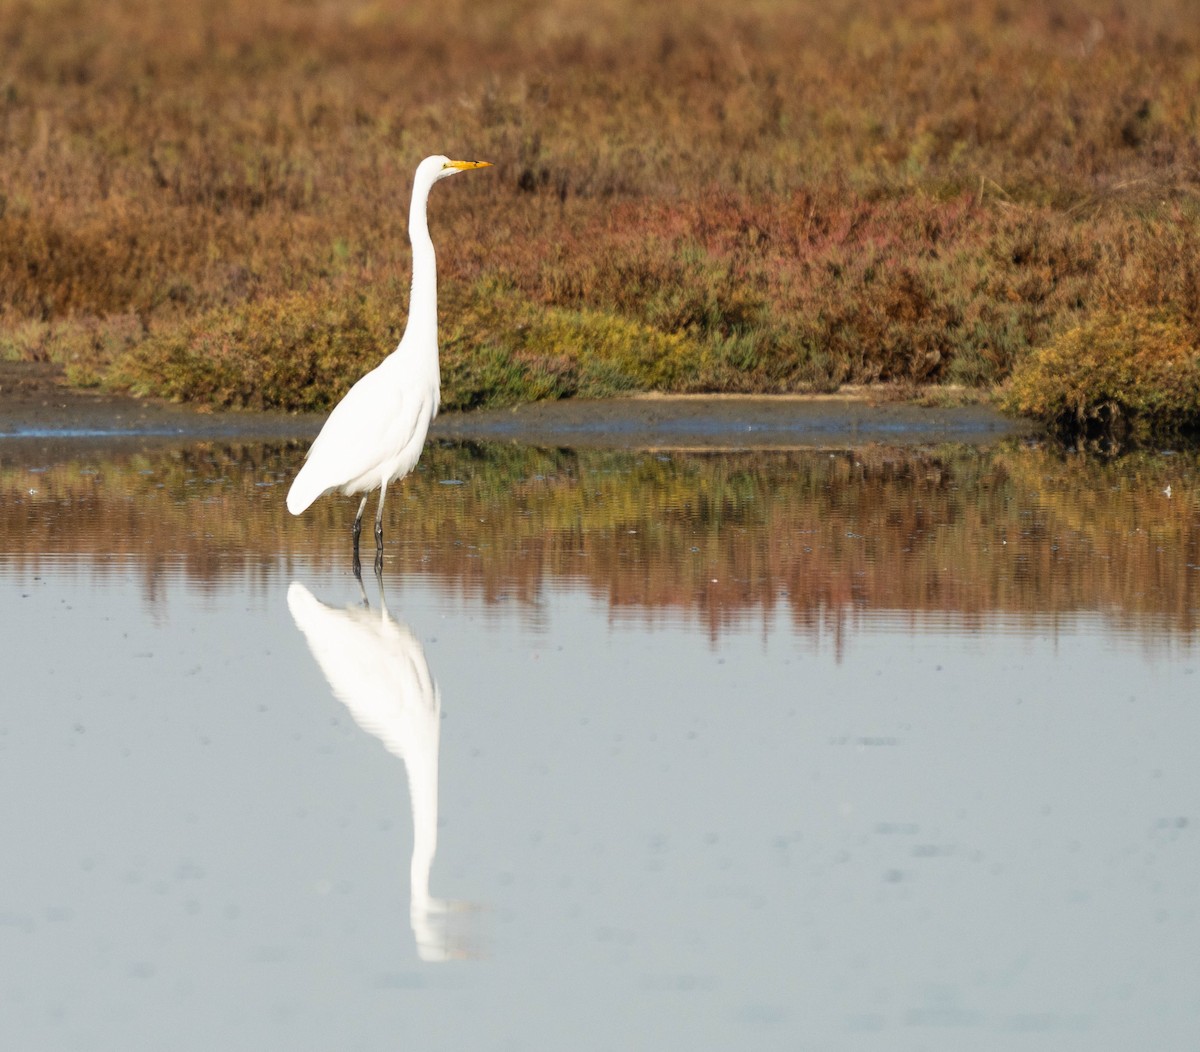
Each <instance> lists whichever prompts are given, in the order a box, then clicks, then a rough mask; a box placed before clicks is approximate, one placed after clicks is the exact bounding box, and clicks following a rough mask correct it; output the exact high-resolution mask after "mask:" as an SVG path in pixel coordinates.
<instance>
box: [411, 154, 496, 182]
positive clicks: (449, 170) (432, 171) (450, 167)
mask: <svg viewBox="0 0 1200 1052" xmlns="http://www.w3.org/2000/svg"><path fill="white" fill-rule="evenodd" d="M491 166H492V164H491V161H452V160H450V158H449V157H443V156H442V155H441V154H438V155H437V156H436V157H426V158H425V160H423V161H422V162H421V169H426V168H427V169H428V172H429V175H430V176H431V177H432V178H433V180H434V181H435V182H436V181H437V180H438V179H445V178H447V177H448V176H451V175H457V174H458V173H459V172H467V171H470V170H471V169H472V168H490V167H491ZM418 170H420V169H418Z"/></svg>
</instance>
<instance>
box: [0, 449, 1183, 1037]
mask: <svg viewBox="0 0 1200 1052" xmlns="http://www.w3.org/2000/svg"><path fill="white" fill-rule="evenodd" d="M300 455H301V451H300V450H298V449H287V448H278V447H275V448H266V447H261V446H252V445H249V446H235V447H227V446H214V445H207V446H193V447H189V448H172V447H163V448H160V449H149V450H136V449H134V450H125V451H115V452H112V451H110V452H104V451H96V450H88V449H80V448H76V447H73V446H71V445H69V444H67V445H61V446H58V447H55V448H48V447H44V446H42V445H38V444H36V443H24V444H22V443H19V442H9V443H5V444H3V445H0V531H2V532H0V619H2V623H3V625H4V631H3V654H4V657H5V662H4V667H5V676H4V680H5V686H4V688H3V697H4V700H3V703H2V705H0V791H2V793H3V797H4V799H5V800H6V801H7V806H6V807H5V808H4V809H3V811H2V812H0V836H2V837H3V843H4V844H5V846H6V849H7V850H6V852H5V863H4V865H3V867H2V868H0V1005H2V1011H0V1045H2V1047H4V1048H11V1049H28V1050H42V1049H45V1050H70V1049H97V1048H111V1049H123V1050H130V1049H155V1050H157V1049H164V1048H169V1049H173V1050H176V1049H182V1050H191V1049H195V1050H206V1052H207V1050H212V1049H314V1050H316V1049H331V1048H339V1049H368V1050H375V1049H399V1048H419V1049H460V1048H463V1047H473V1048H487V1049H526V1048H528V1049H551V1048H554V1049H582V1050H591V1049H595V1050H607V1049H614V1048H621V1049H668V1048H684V1049H697V1050H702V1049H729V1048H754V1049H843V1048H845V1049H855V1048H863V1047H877V1048H888V1049H908V1048H914V1049H915V1048H933V1049H962V1048H972V1049H989V1048H996V1049H1010V1048H1046V1049H1055V1050H1058V1049H1088V1050H1095V1049H1127V1048H1132V1047H1149V1048H1162V1049H1177V1048H1191V1047H1197V1045H1198V1044H1200V995H1198V994H1197V990H1198V989H1200V957H1198V956H1197V954H1196V946H1197V944H1200V828H1198V825H1200V808H1198V806H1197V801H1198V800H1200V763H1197V749H1198V743H1200V704H1198V703H1200V690H1198V688H1200V676H1198V675H1197V669H1198V668H1200V620H1198V617H1200V500H1198V495H1200V490H1198V489H1197V480H1198V477H1200V475H1198V471H1197V465H1198V461H1197V458H1196V456H1195V455H1192V454H1182V453H1180V454H1175V455H1167V456H1163V455H1156V456H1141V457H1136V458H1126V459H1124V460H1119V461H1109V462H1105V461H1097V460H1089V459H1087V458H1083V457H1061V456H1056V455H1054V454H1052V453H1049V452H1046V451H1044V450H1040V449H1036V448H1030V447H1022V446H1018V445H1013V446H1009V447H1003V448H1000V449H998V450H995V451H993V452H980V451H976V450H957V449H952V448H941V449H935V450H923V451H914V450H907V451H905V450H895V449H886V448H882V447H880V448H868V449H864V450H858V451H855V452H837V451H834V452H828V451H825V452H806V453H790V454H775V455H768V454H762V455H758V456H750V455H735V454H728V455H708V456H689V455H685V454H673V455H661V454H660V455H655V454H603V453H592V454H587V455H584V454H579V455H575V454H572V453H569V452H564V451H559V452H537V451H531V450H522V449H519V448H514V447H494V448H479V447H440V448H435V449H432V450H430V451H429V453H428V455H427V457H426V460H425V461H424V463H423V469H422V471H421V472H420V474H419V475H418V476H417V477H415V478H414V479H412V480H410V483H409V484H408V485H407V486H406V488H405V489H404V490H403V492H402V493H401V492H397V494H396V496H395V503H394V504H393V505H392V514H391V515H389V517H388V523H387V533H386V538H387V542H388V548H387V553H386V560H385V565H384V569H383V579H382V586H383V595H382V596H381V594H380V586H379V583H378V582H376V581H375V580H374V579H373V577H372V575H371V574H370V573H369V572H368V573H367V575H366V579H365V582H364V585H365V587H364V589H363V590H360V587H359V584H358V582H357V581H356V580H355V579H354V577H353V576H352V575H351V574H350V572H349V558H348V554H349V553H348V544H349V537H348V529H347V527H348V524H349V520H350V518H351V517H352V515H353V512H354V510H355V503H354V502H353V501H351V500H349V499H343V500H338V501H334V500H326V501H325V502H323V503H322V504H321V505H319V506H318V507H317V508H316V509H314V511H313V513H312V514H311V515H309V516H307V517H305V518H304V519H301V520H292V519H290V518H289V517H288V516H287V515H286V512H285V511H284V510H283V495H284V493H285V492H286V483H287V481H288V479H289V478H290V475H291V473H292V471H293V470H294V468H295V464H296V463H297V461H298V458H299V456H300ZM1168 487H1169V489H1170V492H1169V493H1168ZM364 596H365V603H364Z"/></svg>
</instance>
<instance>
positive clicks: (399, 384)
mask: <svg viewBox="0 0 1200 1052" xmlns="http://www.w3.org/2000/svg"><path fill="white" fill-rule="evenodd" d="M487 167H489V164H488V162H487V161H452V160H450V159H449V158H448V157H442V156H440V155H439V156H436V157H426V158H425V160H423V161H422V162H421V163H420V164H419V165H417V174H416V177H415V178H414V180H413V191H412V205H411V207H410V209H409V213H408V237H409V240H410V241H411V242H412V261H413V277H412V295H411V297H410V298H409V305H408V325H407V326H406V327H405V330H404V336H403V337H401V339H400V343H399V345H398V346H397V347H396V349H395V350H394V351H393V352H392V353H391V354H389V355H388V356H387V357H386V358H385V359H384V360H383V361H382V362H381V363H380V364H379V365H378V366H377V367H376V368H374V369H372V370H371V371H370V372H369V373H367V374H366V376H364V377H362V379H360V380H359V381H358V382H357V383H356V384H355V385H354V386H353V387H351V388H350V390H349V391H347V392H346V396H345V397H344V398H343V399H342V400H341V401H340V402H338V404H337V405H336V406H334V409H333V412H332V413H330V414H329V419H328V420H326V421H325V426H324V427H322V428H321V433H320V434H319V435H317V437H316V440H315V441H314V442H313V444H312V447H311V448H310V449H309V451H308V454H307V459H306V460H305V462H304V466H303V467H302V468H301V469H300V473H299V474H298V475H297V476H296V478H295V481H293V482H292V488H291V489H290V490H289V491H288V496H287V507H288V511H290V512H291V513H292V514H293V515H299V514H300V513H301V512H303V511H304V510H305V509H306V508H308V506H309V505H310V504H312V502H313V501H314V500H316V499H317V498H318V497H320V496H321V495H323V494H325V493H329V492H331V491H333V490H340V491H341V492H342V493H346V494H352V493H361V494H363V499H362V503H360V504H359V506H358V515H357V516H355V519H354V555H355V559H356V560H357V558H358V538H359V534H360V533H361V532H362V517H363V511H364V510H365V509H366V507H367V498H368V497H369V496H370V493H371V491H372V490H375V489H377V490H379V507H378V509H377V510H376V512H375V550H376V553H377V554H376V560H377V561H378V560H380V559H381V558H382V552H383V501H384V498H385V497H386V496H387V487H388V483H390V482H392V481H393V480H395V479H398V478H403V477H404V476H405V475H407V474H408V473H409V472H410V471H412V469H413V468H414V467H416V466H417V460H418V459H419V458H420V456H421V449H422V448H423V447H424V445H425V436H426V434H427V433H428V431H429V424H430V421H432V420H433V418H434V417H435V416H436V415H437V411H438V401H439V399H440V395H441V376H440V373H439V368H438V342H437V261H436V257H435V255H434V251H433V241H432V239H431V238H430V236H429V224H428V221H427V220H426V215H425V205H426V202H427V201H428V200H429V191H430V189H431V188H432V187H433V184H434V183H436V182H437V181H438V180H439V179H445V178H447V177H448V176H451V175H456V174H457V173H459V172H463V171H468V170H470V169H472V168H487Z"/></svg>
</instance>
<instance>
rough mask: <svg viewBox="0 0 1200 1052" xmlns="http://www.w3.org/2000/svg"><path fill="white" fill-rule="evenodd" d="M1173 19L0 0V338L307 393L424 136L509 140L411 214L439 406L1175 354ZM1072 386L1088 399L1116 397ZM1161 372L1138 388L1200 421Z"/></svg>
mask: <svg viewBox="0 0 1200 1052" xmlns="http://www.w3.org/2000/svg"><path fill="white" fill-rule="evenodd" d="M1194 14H1195V12H1194V10H1193V8H1192V5H1191V4H1190V3H1189V2H1188V0H1146V2H1144V3H1140V4H1138V5H1136V6H1134V7H1130V6H1128V5H1124V4H1116V3H1109V2H1105V0H1062V2H1059V3H1054V4H1050V5H1022V4H1016V5H1014V4H1012V3H1010V2H1008V0H984V2H983V3H972V2H967V0H901V2H899V3H885V2H883V0H869V2H868V3H867V4H866V5H864V4H862V3H850V2H848V0H833V2H831V3H823V4H819V5H818V4H811V3H800V4H797V3H786V2H782V0H736V2H734V0H697V2H696V3H691V4H687V5H682V4H669V5H649V6H647V5H641V4H636V3H634V2H632V0H611V2H607V3H595V2H588V3H583V2H580V0H554V2H553V3H550V4H546V5H536V6H530V5H526V4H521V3H515V2H509V0H501V2H499V3H493V4H488V5H483V6H481V5H474V4H469V3H466V2H465V0H443V2H440V3H437V4H433V3H429V2H420V3H413V4H404V5H390V6H388V5H378V4H376V5H372V4H327V3H318V2H313V0H262V2H260V3H257V4H254V5H237V4H232V3H229V2H228V0H214V2H212V3H205V4H183V3H179V2H177V0H173V2H170V3H166V4H149V3H145V2H143V0H118V2H116V3H111V4H106V5H103V6H102V7H99V8H97V7H95V6H94V5H88V4H82V3H77V2H74V0H46V2H36V3H35V2H30V0H0V54H2V55H3V63H0V69H2V70H3V72H2V73H0V290H2V291H0V343H2V347H0V354H2V355H4V356H7V357H10V358H26V359H32V360H48V361H54V362H56V363H59V364H61V365H62V366H63V368H64V369H65V370H66V375H67V378H68V380H69V381H70V382H72V383H74V384H98V385H104V386H106V387H110V388H117V389H127V390H131V391H134V392H138V393H146V394H157V395H165V396H168V397H171V398H175V399H181V400H194V401H197V402H202V403H207V404H212V405H217V406H253V407H278V408H283V409H294V408H323V407H326V406H328V405H330V404H331V403H332V401H333V400H335V399H336V398H337V397H338V396H339V395H340V394H341V393H342V392H343V391H344V390H345V389H346V387H347V386H348V385H349V383H350V382H351V381H352V380H353V379H354V378H355V377H356V376H357V375H359V374H360V373H361V371H362V370H363V368H364V366H366V365H369V364H373V363H374V362H375V361H377V360H378V359H379V358H381V357H382V356H383V354H385V353H386V352H387V351H388V350H390V349H391V347H392V346H394V343H395V340H396V338H397V337H398V335H399V332H400V330H401V328H402V326H403V322H404V317H405V306H406V299H407V280H408V273H409V270H408V258H407V253H408V244H407V239H406V234H405V215H406V207H407V195H408V188H409V183H410V180H411V173H412V170H413V167H414V166H415V163H416V161H417V160H418V159H419V158H420V157H421V156H424V155H425V154H427V153H430V152H434V151H445V152H448V153H452V154H456V155H464V156H478V157H481V158H486V159H488V160H490V161H493V162H495V163H496V166H497V167H496V169H495V170H494V172H492V173H490V174H489V177H488V178H483V177H481V178H479V179H478V180H475V181H474V182H472V184H471V185H469V186H462V185H456V186H455V187H454V192H453V193H445V194H441V195H438V196H437V198H436V200H435V201H434V202H433V205H432V213H433V215H432V224H433V229H434V237H435V240H436V242H437V244H438V246H439V252H440V257H439V262H440V275H441V282H442V295H441V301H442V302H441V306H442V312H441V313H442V318H443V325H442V347H443V361H444V374H445V379H444V398H445V403H446V404H447V405H448V406H451V407H464V406H474V405H484V404H501V403H507V402H515V401H520V400H526V399H534V398H555V397H565V396H602V395H606V394H612V393H614V392H619V391H629V390H646V389H656V390H668V391H757V392H780V391H805V390H829V389H832V388H836V387H838V386H839V385H842V384H846V383H871V382H883V383H889V384H893V385H896V386H898V387H900V388H901V389H904V388H907V387H911V386H913V385H917V384H943V385H949V384H953V385H961V386H965V387H967V388H971V389H977V390H982V391H990V390H992V389H994V388H996V387H997V386H998V385H1001V384H1003V383H1005V382H1006V381H1007V380H1008V379H1009V377H1010V376H1012V375H1014V374H1016V375H1017V377H1018V380H1019V378H1020V375H1021V372H1022V370H1023V369H1026V368H1027V367H1033V368H1036V367H1037V363H1038V362H1039V361H1040V358H1039V356H1041V355H1043V354H1046V353H1050V354H1052V355H1053V354H1056V353H1057V354H1062V355H1065V356H1067V357H1068V358H1071V357H1072V356H1076V357H1077V353H1076V352H1077V351H1078V350H1079V348H1080V347H1081V346H1083V345H1084V344H1087V339H1086V338H1085V339H1083V340H1081V338H1080V336H1079V333H1080V332H1081V331H1082V332H1083V333H1084V334H1085V336H1086V334H1087V333H1088V332H1094V331H1099V332H1102V333H1104V334H1106V335H1105V339H1110V338H1111V339H1112V340H1117V341H1121V340H1126V341H1129V340H1132V339H1134V338H1135V335H1136V332H1137V328H1138V327H1137V326H1136V325H1129V324H1126V323H1125V322H1124V321H1123V320H1122V319H1125V318H1128V317H1129V316H1131V312H1132V315H1133V316H1135V317H1143V318H1149V319H1151V323H1152V324H1153V325H1155V326H1157V328H1156V329H1155V332H1156V334H1157V335H1156V338H1155V340H1154V341H1153V342H1152V344H1151V350H1150V351H1149V352H1147V353H1148V354H1154V355H1157V354H1160V353H1161V354H1162V355H1164V356H1165V358H1166V359H1167V360H1170V361H1172V362H1177V361H1181V360H1182V361H1184V365H1185V366H1186V369H1187V370H1190V373H1189V374H1188V375H1189V376H1192V374H1194V373H1195V371H1196V365H1195V359H1196V353H1197V351H1196V348H1197V345H1198V342H1200V341H1198V333H1200V269H1198V268H1200V263H1198V262H1197V261H1198V260H1200V232H1198V230H1200V228H1198V226H1197V220H1198V218H1200V214H1198V213H1200V145H1198V144H1200V109H1198V105H1197V101H1196V100H1197V97H1198V88H1200V22H1198V21H1197V19H1196V18H1195V17H1194ZM1081 327H1082V328H1081ZM1089 327H1090V328H1089ZM1143 357H1144V356H1143ZM1084 358H1085V359H1086V354H1085V355H1084ZM1150 364H1151V368H1150V373H1152V374H1154V375H1155V376H1157V380H1156V382H1166V383H1168V386H1170V377H1171V376H1173V375H1175V373H1172V372H1170V370H1168V373H1167V374H1161V370H1158V364H1157V363H1150ZM1172 368H1174V367H1172ZM1156 370H1158V371H1157V372H1156ZM1047 375H1049V376H1050V377H1051V378H1052V379H1053V378H1054V377H1056V376H1057V375H1058V373H1057V371H1056V370H1055V369H1053V368H1051V369H1050V370H1048V372H1047ZM1164 375H1166V380H1165V381H1164V380H1163V376H1164ZM1092 381H1093V377H1092V374H1091V373H1089V372H1088V371H1087V369H1086V368H1084V369H1083V372H1082V373H1081V374H1080V375H1079V376H1076V377H1074V378H1073V380H1072V383H1076V384H1078V383H1082V384H1083V387H1084V388H1085V399H1084V402H1083V404H1082V406H1081V407H1080V406H1075V407H1074V408H1072V409H1071V413H1075V414H1076V416H1078V415H1079V414H1080V413H1082V415H1083V417H1084V418H1088V417H1089V415H1094V414H1093V410H1094V409H1096V408H1097V406H1099V405H1101V404H1102V403H1103V404H1109V405H1111V403H1112V399H1111V398H1110V397H1108V396H1107V395H1104V394H1103V392H1102V395H1101V398H1100V401H1099V402H1097V403H1096V404H1095V405H1093V403H1092V402H1090V401H1088V399H1089V398H1090V397H1091V394H1090V393H1089V392H1088V391H1087V390H1086V389H1087V388H1088V387H1089V385H1090V384H1091V383H1092ZM1189 385H1190V386H1189ZM1034 386H1035V387H1037V388H1039V389H1040V388H1042V387H1043V386H1044V385H1043V384H1042V382H1041V381H1040V380H1039V381H1037V382H1035V384H1034ZM1023 390H1024V389H1023V388H1021V387H1020V385H1019V383H1018V385H1017V386H1016V387H1015V388H1014V391H1015V393H1014V394H1013V395H1012V397H1011V405H1012V406H1013V407H1014V408H1015V409H1017V410H1018V411H1032V412H1044V413H1046V414H1047V415H1049V416H1050V417H1052V418H1060V417H1062V418H1066V417H1069V416H1070V415H1071V413H1062V412H1060V411H1059V409H1058V408H1054V409H1052V410H1045V409H1044V408H1043V407H1041V405H1040V403H1039V402H1038V401H1037V400H1036V399H1034V398H1033V397H1032V396H1026V395H1025V394H1022V391H1023ZM1180 390H1181V391H1182V392H1183V393H1182V395H1181V396H1180V397H1178V398H1174V399H1172V398H1166V399H1160V398H1157V397H1156V396H1154V397H1150V398H1149V399H1143V403H1144V404H1143V403H1139V405H1138V406H1127V407H1125V408H1126V415H1127V416H1129V415H1137V414H1138V413H1139V412H1143V411H1145V412H1149V413H1151V415H1152V416H1154V414H1157V416H1155V417H1154V418H1155V419H1157V418H1163V419H1171V420H1178V419H1183V420H1186V419H1188V418H1189V417H1194V415H1195V411H1196V407H1197V395H1196V393H1195V384H1194V383H1193V382H1192V380H1188V381H1187V382H1186V383H1185V384H1184V385H1183V387H1182V388H1180ZM1174 394H1179V392H1178V391H1176V392H1174ZM1139 406H1140V407H1139ZM1164 407H1167V410H1169V411H1164Z"/></svg>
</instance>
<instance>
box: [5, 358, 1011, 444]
mask: <svg viewBox="0 0 1200 1052" xmlns="http://www.w3.org/2000/svg"><path fill="white" fill-rule="evenodd" d="M324 419H325V414H314V413H309V414H288V413H262V412H243V411H235V412H213V411H206V410H203V409H196V408H193V407H189V406H181V405H174V404H170V403H166V402H161V401H158V400H154V399H137V398H129V397H126V396H121V395H113V394H105V393H100V392H95V391H86V390H78V389H74V388H70V387H66V386H64V385H63V384H62V382H61V376H60V375H59V374H58V373H57V372H56V371H55V370H54V369H53V368H52V367H50V366H45V365H40V364H35V363H18V362H5V363H0V441H3V442H6V443H7V442H12V441H21V440H41V441H53V442H55V443H58V442H70V443H73V444H74V443H79V444H105V445H107V444H127V443H130V442H138V443H142V442H146V441H149V440H161V441H175V442H178V441H181V440H183V441H187V440H218V439H225V440H230V441H236V440H257V441H288V440H295V441H307V440H310V439H312V438H313V437H314V436H315V435H316V433H317V432H318V431H319V430H320V427H321V424H322V422H323V421H324ZM1034 430H1035V428H1034V426H1033V425H1031V424H1029V423H1026V422H1023V421H1018V420H1013V419H1011V418H1009V417H1005V416H1003V415H1001V414H1000V413H998V412H996V411H995V410H994V409H991V408H990V407H987V406H978V405H974V406H956V407H928V406H920V405H914V404H911V403H906V402H898V401H891V400H886V399H883V398H881V397H879V394H878V393H877V392H876V393H873V392H870V391H851V392H846V393H840V394H837V395H777V396H723V395H709V396H696V395H690V396H667V395H652V396H638V397H631V398H619V399H611V400H605V401H595V402H589V401H566V402H543V403H537V404H533V405H524V406H518V407H515V408H513V409H488V410H479V411H475V412H469V413H457V412H456V413H443V414H442V415H441V416H439V417H438V419H437V420H436V421H435V422H434V425H433V428H432V429H431V432H430V435H431V437H433V438H446V439H457V440H477V441H499V442H505V441H508V442H521V443H526V444H531V445H543V446H569V447H592V448H601V447H604V448H614V449H785V448H803V447H821V446H852V445H858V444H864V443H872V442H882V443H887V444H903V445H909V444H916V445H919V444H930V443H939V442H966V443H974V444H988V443H991V442H995V441H997V440H999V439H1001V438H1005V437H1008V436H1011V435H1021V434H1029V433H1032V432H1033V431H1034Z"/></svg>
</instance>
